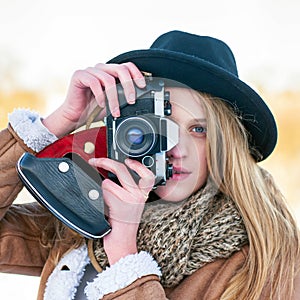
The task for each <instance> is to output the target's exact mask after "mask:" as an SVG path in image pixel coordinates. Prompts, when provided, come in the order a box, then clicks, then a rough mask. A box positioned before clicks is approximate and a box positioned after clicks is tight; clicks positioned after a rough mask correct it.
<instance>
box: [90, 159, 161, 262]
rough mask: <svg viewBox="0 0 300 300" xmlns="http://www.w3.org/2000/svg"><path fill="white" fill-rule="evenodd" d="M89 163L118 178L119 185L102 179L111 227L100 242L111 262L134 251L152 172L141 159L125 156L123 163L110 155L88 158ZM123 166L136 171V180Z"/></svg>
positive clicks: (151, 183)
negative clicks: (137, 177) (137, 179)
mask: <svg viewBox="0 0 300 300" xmlns="http://www.w3.org/2000/svg"><path fill="white" fill-rule="evenodd" d="M90 164H91V165H93V166H95V167H98V168H102V169H106V170H107V171H110V172H112V173H114V174H115V175H116V176H117V177H118V179H119V181H120V185H118V184H117V183H115V182H113V181H112V180H110V179H105V180H104V181H103V183H102V191H103V198H104V201H105V203H106V205H107V207H108V213H107V215H108V221H109V223H110V225H111V227H112V230H111V232H110V233H109V234H108V235H106V236H105V237H104V238H103V244H104V250H105V252H106V255H107V257H108V260H109V263H110V265H112V264H114V263H115V262H117V261H118V260H119V259H120V258H122V257H125V256H126V255H128V254H133V253H136V252H137V231H138V227H139V223H140V220H141V216H142V213H143V210H144V206H145V202H146V201H147V199H148V194H149V192H150V191H151V190H152V188H153V185H154V182H155V176H154V174H153V173H152V172H151V171H150V170H149V169H147V168H146V167H145V166H144V165H142V164H141V163H140V162H138V161H136V160H131V159H126V160H125V164H126V165H125V164H123V163H120V162H117V161H115V160H112V159H109V158H95V159H92V160H90ZM126 166H127V167H128V168H130V169H131V170H133V171H135V172H136V173H137V174H138V175H139V177H140V180H139V182H138V183H136V182H135V181H134V179H133V178H132V176H131V175H130V172H129V170H128V168H127V167H126Z"/></svg>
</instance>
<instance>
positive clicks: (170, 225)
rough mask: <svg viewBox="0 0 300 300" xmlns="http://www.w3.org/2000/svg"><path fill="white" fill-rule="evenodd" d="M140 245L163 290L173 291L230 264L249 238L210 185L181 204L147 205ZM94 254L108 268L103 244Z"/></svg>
mask: <svg viewBox="0 0 300 300" xmlns="http://www.w3.org/2000/svg"><path fill="white" fill-rule="evenodd" d="M137 243H138V250H139V251H142V250H144V251H147V252H149V253H150V254H151V255H152V256H153V257H154V258H155V260H156V261H157V262H158V264H159V266H160V268H161V271H162V277H161V283H162V285H163V286H164V287H172V286H176V285H177V284H179V282H180V281H181V280H182V279H183V278H184V277H185V276H187V275H191V274H192V273H193V272H195V271H196V270H198V269H199V268H201V267H202V266H204V265H205V264H208V263H210V262H213V261H215V260H216V259H218V258H228V257H229V256H231V255H232V254H233V253H234V252H235V251H238V250H240V249H241V247H242V246H243V245H245V244H247V243H248V238H247V233H246V229H245V226H244V223H243V220H242V217H241V216H240V213H239V211H238V210H237V208H236V206H235V204H234V202H233V201H232V200H231V199H230V198H229V197H227V196H225V195H223V194H222V193H220V192H219V191H218V190H217V188H216V187H215V186H214V184H213V183H211V182H208V183H207V184H206V186H205V188H203V189H201V190H199V191H198V192H196V193H195V194H193V195H192V196H191V197H189V198H188V199H187V200H185V201H182V202H180V203H175V204H174V203H169V202H168V203H166V202H163V201H154V202H151V203H147V204H146V206H145V210H144V213H143V216H142V221H141V223H140V226H139V231H138V237H137ZM93 251H94V256H95V258H96V260H97V262H98V264H99V265H100V266H101V267H102V268H105V267H106V266H108V261H107V257H106V255H105V252H104V250H103V245H102V241H101V240H95V241H94V243H93Z"/></svg>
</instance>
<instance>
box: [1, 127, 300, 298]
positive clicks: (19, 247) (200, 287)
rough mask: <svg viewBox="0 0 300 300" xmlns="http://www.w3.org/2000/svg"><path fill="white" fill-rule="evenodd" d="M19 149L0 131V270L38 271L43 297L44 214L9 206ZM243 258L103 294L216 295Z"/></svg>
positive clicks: (48, 267) (299, 294)
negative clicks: (168, 284)
mask: <svg viewBox="0 0 300 300" xmlns="http://www.w3.org/2000/svg"><path fill="white" fill-rule="evenodd" d="M24 151H30V150H29V149H28V148H27V147H26V146H25V145H24V144H23V142H22V141H21V140H20V139H19V138H18V136H17V135H16V134H15V133H14V131H13V130H12V129H11V128H9V129H5V130H3V131H1V132H0V218H1V223H0V272H7V273H17V274H27V275H35V276H41V283H40V288H39V293H38V299H43V294H44V289H45V284H46V282H47V279H48V277H49V275H50V274H51V272H52V270H53V268H54V267H55V266H54V265H53V264H52V263H51V262H50V260H49V259H48V257H49V256H50V255H52V254H53V252H56V251H57V249H52V250H51V253H50V252H49V251H48V250H46V249H45V248H43V247H42V246H41V244H40V242H39V234H40V229H41V228H42V226H44V225H45V224H46V223H47V221H48V219H47V217H46V216H41V217H36V218H35V219H34V220H32V219H33V217H32V216H31V215H30V212H32V211H35V212H36V211H37V210H38V209H39V207H40V206H39V205H38V204H37V203H36V202H34V203H31V204H26V206H27V208H28V213H27V214H25V215H24V214H22V215H21V214H20V213H19V209H18V206H17V205H12V202H13V201H14V199H15V198H16V196H17V195H18V193H19V192H20V190H21V189H22V184H21V182H20V180H19V178H18V175H17V173H16V169H15V165H16V161H17V159H18V158H19V157H20V156H21V155H22V153H23V152H24ZM32 221H34V223H33V222H32ZM34 224H35V225H34ZM64 250H67V249H64ZM63 252H64V251H63ZM246 257H247V247H244V248H243V249H242V250H241V251H239V252H236V253H235V254H233V255H232V256H231V257H230V258H229V259H219V260H217V261H215V262H213V263H210V264H207V265H206V266H204V267H202V268H201V269H199V270H198V271H196V272H195V273H194V274H193V275H191V276H189V277H187V278H185V279H184V280H183V281H182V282H181V283H180V284H179V285H178V286H176V287H175V288H172V289H164V288H163V287H162V285H161V284H160V282H159V278H158V277H157V276H154V275H149V276H145V277H142V278H140V279H138V280H136V281H135V282H134V283H132V284H131V285H129V286H128V287H126V288H124V289H122V290H119V291H117V292H115V293H112V294H109V295H106V296H105V297H104V299H118V300H124V299H126V300H127V299H155V300H158V299H178V300H179V299H180V300H182V299H206V300H212V299H219V298H220V296H221V295H222V293H223V292H224V290H225V288H226V286H227V284H228V282H229V281H230V279H231V278H232V276H233V275H234V274H235V273H236V272H237V271H238V270H239V269H240V268H241V266H242V265H243V263H244V262H245V259H246ZM296 289H297V291H295V297H294V299H300V278H299V279H297V284H296ZM262 299H263V297H262Z"/></svg>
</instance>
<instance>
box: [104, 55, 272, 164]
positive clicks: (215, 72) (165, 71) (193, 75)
mask: <svg viewBox="0 0 300 300" xmlns="http://www.w3.org/2000/svg"><path fill="white" fill-rule="evenodd" d="M124 62H133V63H134V64H135V65H136V66H137V67H138V68H139V69H140V70H142V71H146V72H150V73H152V75H153V76H155V77H162V78H167V79H172V80H175V81H178V82H180V83H183V84H185V85H187V86H189V87H191V88H192V89H195V90H199V91H202V92H206V93H210V94H211V95H213V96H216V97H219V98H222V99H224V100H225V101H226V102H228V103H229V104H230V105H231V106H232V107H233V108H234V109H235V111H236V110H238V113H239V114H240V116H241V119H242V122H243V125H244V126H245V128H246V129H247V131H248V132H249V133H250V139H249V142H250V145H251V146H252V147H254V148H255V149H256V151H258V152H259V153H260V155H261V156H260V157H255V158H256V160H258V161H261V160H264V159H265V158H267V157H268V156H269V155H270V153H271V152H272V151H273V149H274V147H275V145H276V142H277V127H276V123H275V120H274V117H273V115H272V113H271V111H270V109H269V108H268V106H267V105H266V103H265V102H264V101H263V99H262V98H261V97H260V96H259V95H258V94H257V93H256V92H255V91H254V90H253V89H252V88H251V87H250V86H249V85H247V84H246V83H244V82H243V81H241V80H240V79H239V78H238V77H237V76H235V75H233V74H232V73H230V72H228V71H226V70H225V69H223V68H220V67H218V66H216V65H214V64H212V63H209V62H207V61H205V60H203V59H200V58H197V57H193V56H190V55H186V54H179V53H177V52H173V51H169V50H160V49H148V50H135V51H130V52H126V53H124V54H121V55H119V56H117V57H115V58H113V59H111V60H110V61H108V63H124Z"/></svg>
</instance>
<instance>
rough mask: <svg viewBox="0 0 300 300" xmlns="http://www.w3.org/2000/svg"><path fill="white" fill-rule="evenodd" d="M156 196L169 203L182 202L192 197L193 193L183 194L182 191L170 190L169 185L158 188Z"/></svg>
mask: <svg viewBox="0 0 300 300" xmlns="http://www.w3.org/2000/svg"><path fill="white" fill-rule="evenodd" d="M155 194H156V195H157V196H158V197H159V198H161V199H163V200H165V201H169V202H180V201H182V200H184V199H186V198H188V197H189V196H190V195H191V193H186V192H183V191H182V189H178V188H169V187H168V186H167V185H166V186H160V187H158V188H157V189H156V191H155Z"/></svg>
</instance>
